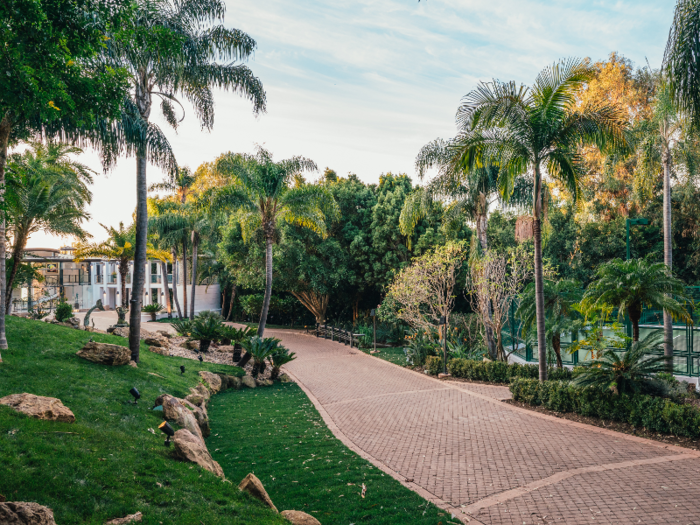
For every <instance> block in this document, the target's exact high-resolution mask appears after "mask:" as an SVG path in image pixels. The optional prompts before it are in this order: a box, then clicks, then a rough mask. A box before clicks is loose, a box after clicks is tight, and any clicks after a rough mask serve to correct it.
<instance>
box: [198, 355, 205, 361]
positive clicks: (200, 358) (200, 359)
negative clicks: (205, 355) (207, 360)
mask: <svg viewBox="0 0 700 525" xmlns="http://www.w3.org/2000/svg"><path fill="white" fill-rule="evenodd" d="M199 362H200V363H202V362H204V359H202V354H199Z"/></svg>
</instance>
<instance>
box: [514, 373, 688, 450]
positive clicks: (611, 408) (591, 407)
mask: <svg viewBox="0 0 700 525" xmlns="http://www.w3.org/2000/svg"><path fill="white" fill-rule="evenodd" d="M510 391H511V392H512V393H513V399H514V400H515V401H522V402H523V403H527V404H530V405H535V406H544V407H545V408H548V409H550V410H555V411H557V412H574V413H577V414H581V415H582V416H590V417H598V418H601V419H608V420H613V421H622V422H625V423H629V424H631V425H633V426H635V427H644V428H646V429H647V430H650V431H653V432H664V433H669V432H670V433H672V434H675V435H677V436H684V437H691V438H697V437H700V410H698V409H697V408H695V407H694V406H693V405H685V404H678V403H674V402H673V401H671V400H670V399H663V398H660V397H652V396H648V395H643V394H634V395H627V394H614V393H613V392H610V391H604V390H600V389H597V388H593V387H584V388H581V387H577V386H575V385H573V384H571V383H567V382H564V381H545V382H542V383H541V382H539V381H538V380H536V379H526V378H516V379H514V380H513V381H512V382H511V384H510Z"/></svg>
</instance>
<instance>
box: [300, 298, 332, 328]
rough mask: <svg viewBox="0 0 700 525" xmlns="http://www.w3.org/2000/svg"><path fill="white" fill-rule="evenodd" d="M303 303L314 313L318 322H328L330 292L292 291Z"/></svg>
mask: <svg viewBox="0 0 700 525" xmlns="http://www.w3.org/2000/svg"><path fill="white" fill-rule="evenodd" d="M290 293H291V294H292V295H293V296H294V297H296V298H297V299H298V300H299V302H300V303H301V304H303V305H304V306H305V307H306V309H307V310H309V312H311V313H312V314H314V317H315V318H316V322H317V323H318V324H323V323H325V322H326V310H327V309H328V300H329V299H330V297H329V295H328V294H323V295H321V294H317V293H314V292H290Z"/></svg>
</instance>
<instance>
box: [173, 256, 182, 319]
mask: <svg viewBox="0 0 700 525" xmlns="http://www.w3.org/2000/svg"><path fill="white" fill-rule="evenodd" d="M171 251H172V253H173V300H174V301H175V306H176V307H177V316H178V318H180V319H182V311H181V310H180V301H179V300H178V298H177V281H178V277H179V276H178V273H177V249H176V248H175V246H173V247H172V250H171Z"/></svg>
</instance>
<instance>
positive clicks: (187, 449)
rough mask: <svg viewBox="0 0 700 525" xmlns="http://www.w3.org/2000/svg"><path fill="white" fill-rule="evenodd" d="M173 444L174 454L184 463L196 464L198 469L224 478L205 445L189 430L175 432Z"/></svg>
mask: <svg viewBox="0 0 700 525" xmlns="http://www.w3.org/2000/svg"><path fill="white" fill-rule="evenodd" d="M173 442H174V443H175V453H176V454H177V455H178V456H179V457H180V458H182V459H184V460H185V461H191V462H192V463H196V464H197V465H199V466H200V467H202V468H203V469H205V470H208V471H209V472H212V473H213V474H215V475H217V476H219V477H220V478H223V477H224V471H223V469H222V468H221V465H219V464H218V463H217V462H216V461H214V460H213V459H212V457H211V454H209V451H208V450H207V447H206V445H205V444H204V442H203V441H202V440H200V439H199V438H198V437H197V436H195V435H194V434H192V432H190V431H189V430H187V429H185V428H181V429H180V430H178V431H177V432H175V436H174V437H173Z"/></svg>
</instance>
